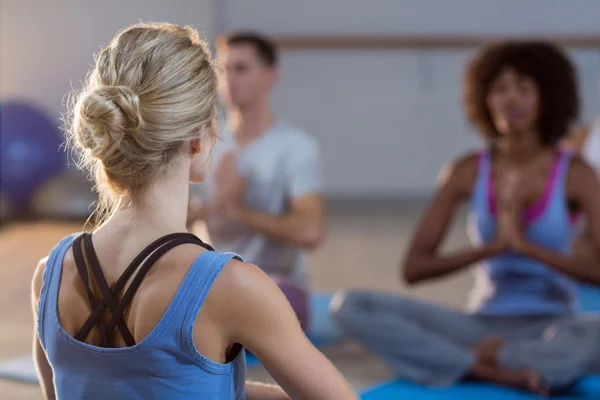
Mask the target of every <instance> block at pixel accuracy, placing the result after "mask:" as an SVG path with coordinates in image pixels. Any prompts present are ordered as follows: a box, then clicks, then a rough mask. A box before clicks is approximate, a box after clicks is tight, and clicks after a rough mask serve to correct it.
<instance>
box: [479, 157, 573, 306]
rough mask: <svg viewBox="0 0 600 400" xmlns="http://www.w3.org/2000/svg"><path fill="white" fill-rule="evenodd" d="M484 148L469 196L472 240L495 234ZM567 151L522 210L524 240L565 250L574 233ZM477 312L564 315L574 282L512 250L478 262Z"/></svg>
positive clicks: (483, 240) (488, 239) (487, 240)
mask: <svg viewBox="0 0 600 400" xmlns="http://www.w3.org/2000/svg"><path fill="white" fill-rule="evenodd" d="M490 160H491V157H490V153H489V151H485V152H482V153H481V155H480V158H479V169H478V174H477V180H476V183H475V187H474V189H473V194H472V199H471V207H472V209H471V214H470V220H469V234H470V237H471V239H472V241H473V242H475V243H477V244H480V243H491V242H493V240H494V239H495V237H496V203H495V195H494V185H493V183H492V177H491V172H492V171H491V161H490ZM570 160H571V154H570V153H568V152H560V153H559V155H558V157H557V159H556V161H555V162H554V164H553V166H552V169H551V173H550V176H549V178H548V180H547V184H546V189H545V191H544V193H543V195H542V197H541V198H540V199H539V200H538V201H537V202H536V203H535V204H534V205H532V206H531V207H529V208H528V209H527V210H525V213H524V215H523V219H524V223H525V228H524V229H525V232H524V233H525V236H526V238H527V240H528V241H530V242H531V243H534V244H536V245H538V246H542V247H546V248H549V249H552V250H553V251H556V252H559V253H563V254H567V253H568V252H569V251H570V249H571V245H572V242H573V238H574V236H575V233H576V226H575V221H574V219H573V218H572V216H571V215H570V213H569V209H568V204H567V198H566V188H565V182H566V177H567V171H568V168H569V164H570ZM468 308H469V309H470V310H471V311H473V312H474V313H476V314H479V315H565V314H570V313H572V312H574V311H575V310H576V308H577V284H576V283H575V281H574V280H572V279H570V278H569V277H567V276H565V275H564V274H562V273H560V272H557V271H556V270H554V269H552V268H551V267H549V266H547V265H545V264H543V263H541V262H539V261H536V260H534V259H531V258H529V257H524V256H521V255H518V254H514V253H511V252H505V253H503V254H500V255H498V256H496V257H492V258H489V259H487V260H484V261H482V262H481V263H480V265H479V266H478V268H477V271H476V279H475V287H474V289H473V291H472V293H471V297H470V301H469V307H468Z"/></svg>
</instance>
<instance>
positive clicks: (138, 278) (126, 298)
mask: <svg viewBox="0 0 600 400" xmlns="http://www.w3.org/2000/svg"><path fill="white" fill-rule="evenodd" d="M198 241H199V239H198V238H190V237H185V236H183V237H179V238H177V239H174V240H172V241H170V242H168V243H165V244H164V245H163V246H161V247H160V248H159V249H157V250H156V251H155V252H154V253H152V255H150V257H149V258H148V259H147V260H146V261H145V262H144V263H143V264H142V266H141V267H140V269H139V271H138V272H137V274H136V275H135V277H134V278H133V281H132V282H131V284H130V285H129V287H128V288H127V291H126V292H125V294H124V295H123V297H122V298H121V301H120V302H119V305H118V307H117V309H116V310H115V311H114V312H113V315H112V317H111V319H110V321H109V322H108V324H107V326H106V329H107V331H108V333H109V334H111V333H112V332H113V331H114V329H115V327H116V324H117V323H118V321H119V318H122V317H123V313H124V312H125V309H126V308H127V306H129V303H130V302H131V300H132V299H133V296H134V295H135V293H136V292H137V290H138V288H139V287H140V285H141V284H142V281H143V280H144V277H145V276H146V274H147V273H148V271H150V268H152V266H153V265H154V264H155V263H156V261H158V259H159V258H161V257H162V256H163V255H164V254H165V253H167V252H168V251H169V250H171V249H173V248H175V247H177V246H180V245H182V244H186V243H193V244H199V243H198Z"/></svg>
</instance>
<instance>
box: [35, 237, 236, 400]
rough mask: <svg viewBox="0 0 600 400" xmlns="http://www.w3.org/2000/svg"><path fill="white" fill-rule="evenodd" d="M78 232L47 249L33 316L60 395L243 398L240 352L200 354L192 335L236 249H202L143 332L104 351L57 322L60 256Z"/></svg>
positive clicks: (115, 398) (206, 399) (114, 398)
mask: <svg viewBox="0 0 600 400" xmlns="http://www.w3.org/2000/svg"><path fill="white" fill-rule="evenodd" d="M78 236H79V234H76V235H72V236H69V237H67V238H65V239H63V240H62V241H61V242H59V244H58V245H57V246H56V247H55V248H54V249H53V250H52V252H51V253H50V256H49V258H48V261H47V264H46V270H45V271H44V278H43V280H44V284H43V287H42V293H41V296H40V301H39V310H38V316H37V317H38V335H39V338H40V341H41V343H42V347H43V348H44V350H45V352H46V354H47V357H48V360H49V362H50V365H51V366H52V369H53V371H54V384H55V388H56V394H57V395H58V398H59V399H85V400H96V399H102V400H104V399H110V400H118V399H128V400H133V399H161V400H162V399H168V400H184V399H185V400H189V399H200V400H222V399H226V400H234V399H235V400H238V399H244V396H245V394H244V385H245V373H246V364H245V355H244V354H245V352H244V351H243V350H242V351H241V352H240V354H239V355H238V356H237V358H236V359H235V360H234V361H232V362H230V363H227V364H219V363H216V362H214V361H211V360H209V359H208V358H206V357H204V356H203V355H202V354H200V353H199V352H198V350H196V347H195V345H194V338H193V330H194V322H195V320H196V317H197V315H198V312H199V310H200V307H201V306H202V303H203V301H204V299H205V297H206V295H207V293H208V291H209V289H210V288H211V286H212V284H213V282H214V281H215V279H216V277H217V275H218V274H219V272H220V271H221V270H222V269H223V267H224V266H225V264H227V263H228V262H229V261H230V260H231V259H232V258H234V257H236V255H235V254H231V253H228V254H223V253H217V252H214V251H206V252H205V253H202V254H201V255H200V256H199V257H198V258H197V259H196V261H195V262H194V263H193V265H192V266H191V268H190V270H189V271H188V273H187V275H186V277H185V278H184V280H183V282H182V283H181V286H180V287H179V289H178V291H177V293H176V294H175V297H174V298H173V300H172V301H171V303H170V305H169V307H168V308H167V310H166V311H165V313H164V315H163V316H162V318H161V319H160V321H159V322H158V324H157V325H156V326H155V327H154V329H153V330H152V331H151V332H150V333H149V334H148V336H146V337H145V338H144V339H143V340H141V341H140V342H139V343H137V344H135V345H133V346H130V347H122V348H105V347H97V346H93V345H90V344H87V343H84V342H81V341H78V340H75V339H74V338H73V337H72V336H71V335H69V334H68V333H67V332H66V331H65V330H64V329H63V328H62V327H61V325H60V322H59V320H58V314H57V305H58V289H59V285H60V279H61V271H62V264H63V259H64V257H65V254H66V252H67V250H68V249H69V248H70V247H71V245H72V244H73V241H74V240H75V239H76V238H77V237H78Z"/></svg>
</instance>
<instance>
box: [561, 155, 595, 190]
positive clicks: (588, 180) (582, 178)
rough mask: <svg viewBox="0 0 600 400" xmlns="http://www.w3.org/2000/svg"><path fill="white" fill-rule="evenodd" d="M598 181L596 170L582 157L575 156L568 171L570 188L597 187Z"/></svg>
mask: <svg viewBox="0 0 600 400" xmlns="http://www.w3.org/2000/svg"><path fill="white" fill-rule="evenodd" d="M597 180H598V179H597V175H596V171H595V170H594V168H593V167H592V166H591V165H590V164H589V163H588V162H587V161H585V160H584V159H583V157H581V156H580V155H577V154H575V155H573V157H572V159H571V163H570V164H569V169H568V171H567V182H568V184H569V186H573V185H576V186H579V185H583V186H585V185H589V184H592V185H595V184H596V183H597Z"/></svg>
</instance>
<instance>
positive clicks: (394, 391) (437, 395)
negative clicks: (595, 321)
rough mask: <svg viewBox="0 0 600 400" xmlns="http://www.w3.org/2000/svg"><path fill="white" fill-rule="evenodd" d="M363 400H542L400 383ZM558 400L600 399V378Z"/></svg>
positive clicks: (470, 387) (474, 386) (475, 386)
mask: <svg viewBox="0 0 600 400" xmlns="http://www.w3.org/2000/svg"><path fill="white" fill-rule="evenodd" d="M360 398H361V399H363V400H387V399H389V400H393V399H411V400H412V399H414V400H464V399H478V400H479V399H483V400H539V399H540V398H539V397H536V396H534V395H531V394H528V393H525V392H521V391H517V390H512V389H508V388H504V387H498V386H493V385H485V384H482V383H461V384H458V385H455V386H452V387H449V388H444V389H432V388H426V387H423V386H418V385H413V384H410V383H406V382H401V381H391V382H386V383H383V384H380V385H376V386H373V387H371V388H369V389H366V390H365V391H363V392H362V395H361V397H360ZM551 398H552V399H557V400H559V399H560V400H570V399H573V400H575V399H580V400H581V399H596V400H597V399H600V375H599V376H591V377H587V378H584V379H582V380H581V381H579V382H578V383H577V384H576V385H575V387H574V388H573V390H572V392H571V393H570V394H568V395H563V396H560V397H551Z"/></svg>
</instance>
